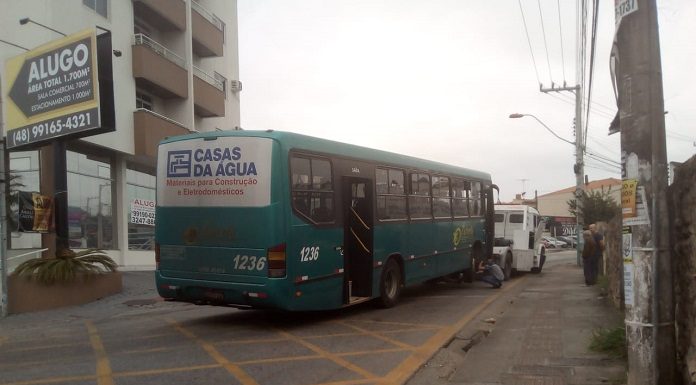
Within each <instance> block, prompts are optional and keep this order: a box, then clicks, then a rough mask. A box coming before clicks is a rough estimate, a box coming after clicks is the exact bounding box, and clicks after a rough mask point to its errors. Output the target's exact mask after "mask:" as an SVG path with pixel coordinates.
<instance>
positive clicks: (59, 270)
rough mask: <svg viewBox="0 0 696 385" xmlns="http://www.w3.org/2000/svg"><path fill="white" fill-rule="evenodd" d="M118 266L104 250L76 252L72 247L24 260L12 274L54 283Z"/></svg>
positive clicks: (43, 282)
mask: <svg viewBox="0 0 696 385" xmlns="http://www.w3.org/2000/svg"><path fill="white" fill-rule="evenodd" d="M117 267H118V265H117V264H116V262H114V260H113V259H111V257H109V256H108V255H107V254H106V253H105V252H104V250H100V249H87V250H82V251H80V252H77V253H76V252H74V251H72V250H70V249H61V250H59V251H58V252H57V253H56V257H55V258H33V259H30V260H28V261H24V262H23V263H21V264H20V265H19V266H17V268H16V269H15V270H14V272H13V273H12V274H13V275H15V276H17V277H22V278H26V279H33V280H35V281H36V282H39V283H42V284H45V285H52V284H55V283H69V282H73V281H75V279H76V278H77V277H78V276H85V277H87V278H89V277H90V276H94V275H98V274H104V273H108V272H112V271H116V269H117Z"/></svg>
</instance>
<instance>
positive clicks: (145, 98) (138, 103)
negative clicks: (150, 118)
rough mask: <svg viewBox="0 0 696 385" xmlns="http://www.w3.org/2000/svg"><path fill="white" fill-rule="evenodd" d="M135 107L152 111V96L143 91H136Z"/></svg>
mask: <svg viewBox="0 0 696 385" xmlns="http://www.w3.org/2000/svg"><path fill="white" fill-rule="evenodd" d="M135 108H138V109H140V108H143V109H146V110H149V111H152V110H153V109H152V97H151V96H149V95H147V94H144V93H142V92H138V91H136V92H135Z"/></svg>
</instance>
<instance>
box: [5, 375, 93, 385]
mask: <svg viewBox="0 0 696 385" xmlns="http://www.w3.org/2000/svg"><path fill="white" fill-rule="evenodd" d="M95 379H97V376H95V375H91V374H90V375H86V376H73V377H48V378H40V379H36V380H28V381H18V382H2V383H0V385H41V384H55V383H62V384H68V383H70V382H73V381H90V380H95Z"/></svg>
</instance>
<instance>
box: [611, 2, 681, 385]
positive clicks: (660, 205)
mask: <svg viewBox="0 0 696 385" xmlns="http://www.w3.org/2000/svg"><path fill="white" fill-rule="evenodd" d="M615 15H616V37H615V41H614V51H615V52H614V54H613V60H614V64H615V71H616V83H617V84H616V85H617V90H618V107H619V114H618V117H619V119H618V123H619V127H620V131H621V171H622V179H623V188H622V212H623V213H624V215H623V226H624V231H623V233H624V235H623V244H624V292H625V304H626V320H625V323H626V337H627V341H628V369H629V372H628V384H629V385H648V384H651V385H657V384H659V385H668V384H676V383H678V382H680V381H678V379H677V374H676V365H675V361H676V353H675V351H676V350H675V329H674V304H673V298H672V270H671V260H670V258H671V256H670V252H669V214H668V211H667V207H668V206H667V198H668V197H667V194H666V189H667V150H666V143H665V119H664V100H663V93H662V68H661V63H660V45H659V39H658V26H657V5H656V2H655V0H641V1H640V2H638V1H636V0H621V1H617V2H616V13H615Z"/></svg>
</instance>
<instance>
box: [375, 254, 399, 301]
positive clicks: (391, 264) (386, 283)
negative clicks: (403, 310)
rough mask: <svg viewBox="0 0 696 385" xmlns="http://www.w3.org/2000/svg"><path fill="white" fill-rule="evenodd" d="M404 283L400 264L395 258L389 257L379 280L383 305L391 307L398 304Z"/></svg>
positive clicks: (380, 298) (380, 297)
mask: <svg viewBox="0 0 696 385" xmlns="http://www.w3.org/2000/svg"><path fill="white" fill-rule="evenodd" d="M402 284H403V282H401V268H400V267H399V264H398V263H396V261H395V260H394V259H393V258H392V259H389V260H388V261H387V264H386V265H385V266H384V269H383V270H382V276H381V277H380V280H379V300H380V305H381V306H382V307H384V308H390V307H393V306H394V305H396V303H397V302H398V301H399V296H400V295H401V286H402Z"/></svg>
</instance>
